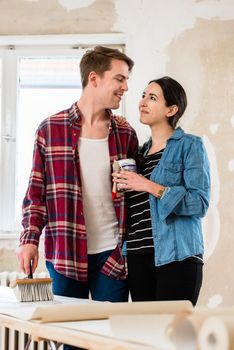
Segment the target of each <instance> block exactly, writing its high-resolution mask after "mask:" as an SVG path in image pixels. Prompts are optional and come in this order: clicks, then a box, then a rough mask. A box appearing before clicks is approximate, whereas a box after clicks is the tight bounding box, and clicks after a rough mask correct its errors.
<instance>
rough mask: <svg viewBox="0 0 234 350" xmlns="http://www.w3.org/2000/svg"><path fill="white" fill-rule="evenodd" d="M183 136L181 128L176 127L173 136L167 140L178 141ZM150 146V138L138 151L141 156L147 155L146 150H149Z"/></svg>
mask: <svg viewBox="0 0 234 350" xmlns="http://www.w3.org/2000/svg"><path fill="white" fill-rule="evenodd" d="M183 135H184V130H183V129H182V128H181V127H178V128H176V129H175V130H174V132H173V134H172V135H171V136H170V138H169V139H168V140H167V142H168V141H170V140H180V139H181V137H183ZM151 145H152V138H150V139H149V140H148V141H147V142H146V143H145V144H144V145H143V146H142V148H141V150H140V153H142V154H144V155H145V154H147V153H148V150H149V149H150V147H151Z"/></svg>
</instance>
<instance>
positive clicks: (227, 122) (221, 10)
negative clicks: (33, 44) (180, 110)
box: [0, 0, 234, 305]
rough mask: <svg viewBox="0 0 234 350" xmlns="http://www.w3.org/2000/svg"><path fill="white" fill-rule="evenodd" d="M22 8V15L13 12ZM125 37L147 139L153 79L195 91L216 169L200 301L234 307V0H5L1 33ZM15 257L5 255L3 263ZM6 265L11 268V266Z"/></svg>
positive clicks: (130, 101)
mask: <svg viewBox="0 0 234 350" xmlns="http://www.w3.org/2000/svg"><path fill="white" fill-rule="evenodd" d="M12 8H14V13H13V12H12ZM112 32H123V33H125V35H126V49H127V53H128V54H129V55H130V56H131V57H132V58H133V59H134V60H135V63H136V64H135V68H134V72H133V74H132V77H131V79H130V82H129V92H128V93H127V97H126V116H127V118H128V120H129V121H130V122H131V123H132V125H133V126H134V127H135V128H136V130H137V133H138V136H139V139H140V141H141V142H143V141H144V140H145V139H146V138H147V137H148V135H149V130H148V129H147V128H146V127H143V126H142V125H140V124H139V121H138V109H137V105H138V101H139V99H140V96H141V93H142V90H143V89H144V87H145V85H146V84H147V82H148V81H149V80H150V79H152V78H155V77H158V76H161V75H164V74H167V75H171V76H173V77H175V78H176V79H178V80H179V81H180V82H181V83H182V85H183V86H184V87H185V89H186V91H187V94H188V101H189V106H188V109H187V112H186V114H185V116H184V117H183V120H182V121H181V124H182V126H183V127H184V128H185V129H186V130H187V131H189V132H193V133H196V134H198V135H200V136H202V137H203V139H204V141H205V144H206V147H207V150H208V153H209V157H210V161H211V169H212V198H211V205H210V210H209V213H208V215H207V217H206V219H205V220H204V225H203V227H204V237H205V244H206V256H205V259H206V264H205V272H204V284H203V289H202V293H201V296H200V300H199V302H200V304H210V305H211V304H222V305H230V304H233V294H234V281H233V279H232V255H233V251H234V235H233V227H234V216H233V214H232V210H233V204H234V203H233V198H234V197H233V195H232V193H233V191H234V181H233V172H234V152H233V151H234V144H233V142H231V140H232V139H233V128H234V112H233V110H234V98H233V97H234V74H233V73H234V69H233V68H234V63H233V61H234V60H233V57H234V2H233V1H232V0H222V1H219V0H197V1H196V0H173V1H170V0H164V1H163V2H162V1H159V0H115V1H114V0H109V1H108V0H106V1H105V0H96V1H95V0H93V1H92V0H87V1H85V0H83V1H82V0H48V1H44V0H21V1H19V0H2V1H1V2H0V35H16V34H18V35H30V34H81V33H112ZM9 255H10V256H12V249H11V248H9V249H8V253H6V252H5V251H3V250H0V262H1V266H6V261H7V260H6V258H8V256H9ZM4 264H5V265H4Z"/></svg>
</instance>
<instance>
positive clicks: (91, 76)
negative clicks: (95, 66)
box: [88, 71, 97, 87]
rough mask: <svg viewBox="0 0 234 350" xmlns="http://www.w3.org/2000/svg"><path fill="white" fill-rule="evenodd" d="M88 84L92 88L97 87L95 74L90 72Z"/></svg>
mask: <svg viewBox="0 0 234 350" xmlns="http://www.w3.org/2000/svg"><path fill="white" fill-rule="evenodd" d="M88 83H90V84H91V85H93V86H94V87H96V86H97V73H96V72H94V71H92V72H90V73H89V76H88Z"/></svg>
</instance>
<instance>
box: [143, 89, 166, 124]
mask: <svg viewBox="0 0 234 350" xmlns="http://www.w3.org/2000/svg"><path fill="white" fill-rule="evenodd" d="M170 109H171V108H170V107H167V106H166V101H165V99H164V95H163V91H162V89H161V87H160V85H158V84H157V83H150V84H149V85H148V86H147V87H146V89H145V90H144V92H143V94H142V99H141V100H140V102H139V111H140V122H141V123H142V124H146V125H149V126H154V125H156V124H167V125H168V119H167V118H168V117H169V114H170Z"/></svg>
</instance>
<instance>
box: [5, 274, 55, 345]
mask: <svg viewBox="0 0 234 350" xmlns="http://www.w3.org/2000/svg"><path fill="white" fill-rule="evenodd" d="M34 276H35V277H47V276H48V273H47V272H41V273H35V274H34ZM24 277H25V275H24V274H23V273H20V272H6V271H5V272H0V285H1V286H9V283H10V282H11V281H12V280H14V279H16V278H24ZM28 339H29V335H28V334H26V333H23V332H19V331H16V330H13V329H9V328H6V327H4V326H2V325H0V350H24V349H25V346H26V344H27V342H28ZM48 348H49V347H48V345H47V342H44V341H40V342H35V341H32V342H31V343H30V346H29V348H28V350H47V349H48Z"/></svg>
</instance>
